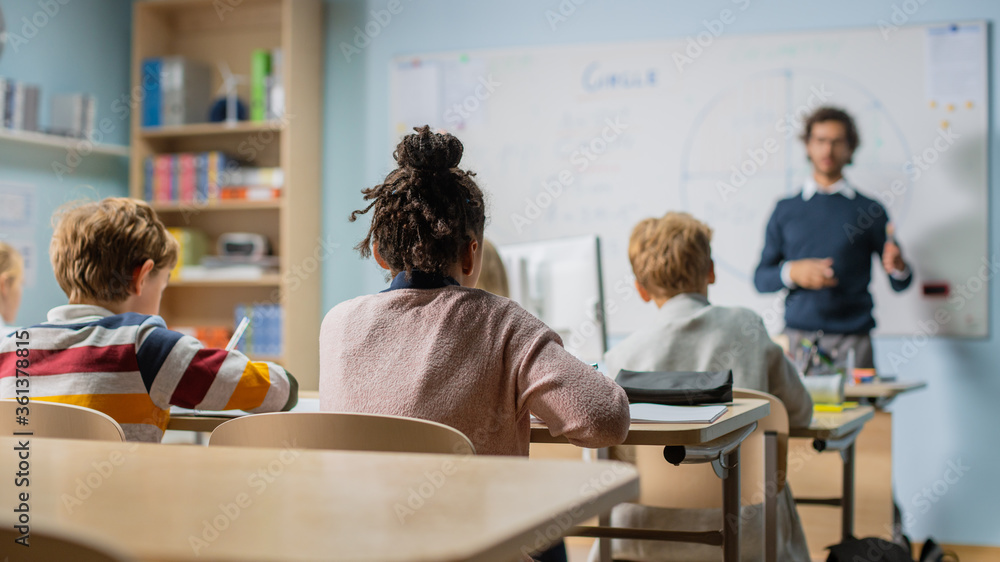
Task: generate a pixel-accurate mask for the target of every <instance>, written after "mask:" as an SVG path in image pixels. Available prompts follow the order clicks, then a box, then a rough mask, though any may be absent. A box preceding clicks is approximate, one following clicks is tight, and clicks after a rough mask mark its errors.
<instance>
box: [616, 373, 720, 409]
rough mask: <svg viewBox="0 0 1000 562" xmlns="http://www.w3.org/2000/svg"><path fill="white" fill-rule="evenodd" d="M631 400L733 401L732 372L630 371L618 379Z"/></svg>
mask: <svg viewBox="0 0 1000 562" xmlns="http://www.w3.org/2000/svg"><path fill="white" fill-rule="evenodd" d="M616 380H617V381H618V384H619V385H621V387H622V388H624V389H625V394H627V395H628V401H629V403H635V402H650V403H653V404H667V405H671V406H693V405H695V404H718V403H724V402H732V401H733V372H732V370H729V371H715V372H697V371H673V372H672V371H627V370H625V369H622V370H621V371H619V372H618V378H617V379H616Z"/></svg>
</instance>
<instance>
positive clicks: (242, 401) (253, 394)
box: [224, 361, 271, 410]
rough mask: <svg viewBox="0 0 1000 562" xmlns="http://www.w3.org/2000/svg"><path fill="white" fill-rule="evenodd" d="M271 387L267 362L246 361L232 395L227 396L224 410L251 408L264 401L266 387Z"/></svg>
mask: <svg viewBox="0 0 1000 562" xmlns="http://www.w3.org/2000/svg"><path fill="white" fill-rule="evenodd" d="M270 388H271V373H270V371H269V370H268V368H267V363H254V362H253V361H247V366H246V368H245V369H243V376H241V377H240V382H238V383H237V384H236V389H235V390H233V395H232V396H230V397H229V402H228V403H227V404H226V407H225V408H224V409H225V410H234V409H239V410H252V409H254V408H256V407H258V406H260V405H261V404H263V403H264V398H265V397H266V396H267V391H268V389H270Z"/></svg>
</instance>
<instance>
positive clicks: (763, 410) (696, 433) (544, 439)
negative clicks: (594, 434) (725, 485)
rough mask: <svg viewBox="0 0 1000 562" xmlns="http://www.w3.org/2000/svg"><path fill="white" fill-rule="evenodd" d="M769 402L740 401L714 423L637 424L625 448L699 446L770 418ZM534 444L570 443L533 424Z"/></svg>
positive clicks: (740, 399) (734, 402) (532, 437)
mask: <svg viewBox="0 0 1000 562" xmlns="http://www.w3.org/2000/svg"><path fill="white" fill-rule="evenodd" d="M770 410H771V407H770V405H769V404H768V403H767V400H757V399H753V398H737V399H736V400H734V401H733V403H732V405H730V406H729V410H728V411H727V412H726V413H725V414H723V415H722V417H720V418H719V419H717V420H715V421H714V422H712V423H696V424H695V423H692V424H688V423H633V424H632V426H631V427H630V428H629V432H628V437H626V438H625V443H624V444H625V445H697V444H699V443H705V442H708V441H711V440H713V439H718V438H719V437H722V436H723V435H728V434H730V433H732V432H734V431H736V430H738V429H742V428H744V427H746V426H748V425H750V424H752V423H753V422H755V421H759V420H761V419H763V418H764V417H766V416H767V414H768V413H769V412H770ZM531 442H532V443H566V438H565V437H561V436H560V437H553V436H552V435H551V434H550V433H549V430H548V428H547V427H545V425H543V424H532V426H531Z"/></svg>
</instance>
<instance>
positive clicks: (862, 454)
mask: <svg viewBox="0 0 1000 562" xmlns="http://www.w3.org/2000/svg"><path fill="white" fill-rule="evenodd" d="M926 386H927V383H925V382H923V381H898V382H888V383H867V384H857V385H847V386H845V387H844V391H845V395H846V397H847V399H848V400H857V401H860V402H867V403H869V404H871V405H873V406H875V408H876V411H875V417H874V418H872V419H871V420H869V421H868V422H867V423H866V424H865V429H864V431H862V432H861V435H860V436H859V437H858V439H857V442H856V444H855V450H854V458H855V461H854V464H855V473H856V474H857V478H856V479H855V501H854V529H855V535H856V536H862V537H871V536H875V537H882V538H884V539H887V540H891V539H892V538H893V519H894V517H893V496H892V414H891V413H890V412H889V411H887V410H884V409H882V408H884V407H885V406H886V405H888V404H889V403H890V402H891V401H892V400H893V399H895V398H897V397H899V396H900V395H902V394H905V393H908V392H912V391H916V390H920V389H922V388H925V387H926ZM789 459H796V461H795V462H796V463H797V464H798V466H799V470H797V471H794V472H793V474H790V475H789V482H790V483H791V485H792V489H793V490H794V491H795V494H796V495H797V496H798V495H804V496H809V497H833V496H836V495H837V494H839V493H840V491H841V490H840V482H841V480H842V476H843V474H842V467H843V463H842V462H837V461H836V460H835V459H836V457H834V456H832V455H819V454H817V452H816V450H815V449H813V447H812V444H811V443H810V442H809V441H807V440H805V439H793V440H792V441H791V442H790V443H789ZM798 511H799V515H800V517H801V519H802V526H803V528H804V529H805V532H806V537H807V539H808V540H809V550H810V552H811V553H812V555H813V556H814V557H822V559H824V560H825V559H826V556H827V554H828V552H827V551H826V550H824V549H825V548H826V547H827V546H828V545H830V544H834V543H837V542H839V541H840V536H841V535H840V532H839V530H840V529H839V528H838V527H839V526H838V525H837V519H838V518H839V517H838V516H841V515H842V514H839V513H837V512H836V511H835V510H831V509H829V508H827V507H823V506H809V505H799V509H798Z"/></svg>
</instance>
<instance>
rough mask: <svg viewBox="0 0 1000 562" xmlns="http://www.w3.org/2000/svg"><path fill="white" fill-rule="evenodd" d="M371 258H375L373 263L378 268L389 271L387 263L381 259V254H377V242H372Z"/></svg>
mask: <svg viewBox="0 0 1000 562" xmlns="http://www.w3.org/2000/svg"><path fill="white" fill-rule="evenodd" d="M372 256H373V257H374V258H375V263H377V264H378V266H379V267H381V268H382V269H389V270H390V271H391V268H390V267H389V264H388V262H386V261H385V260H384V259H382V254H380V253H378V242H372Z"/></svg>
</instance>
